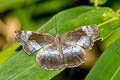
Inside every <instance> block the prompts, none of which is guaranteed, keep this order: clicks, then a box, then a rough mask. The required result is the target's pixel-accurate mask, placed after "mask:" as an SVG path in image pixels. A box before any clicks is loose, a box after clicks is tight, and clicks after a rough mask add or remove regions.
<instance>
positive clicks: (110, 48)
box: [0, 0, 120, 80]
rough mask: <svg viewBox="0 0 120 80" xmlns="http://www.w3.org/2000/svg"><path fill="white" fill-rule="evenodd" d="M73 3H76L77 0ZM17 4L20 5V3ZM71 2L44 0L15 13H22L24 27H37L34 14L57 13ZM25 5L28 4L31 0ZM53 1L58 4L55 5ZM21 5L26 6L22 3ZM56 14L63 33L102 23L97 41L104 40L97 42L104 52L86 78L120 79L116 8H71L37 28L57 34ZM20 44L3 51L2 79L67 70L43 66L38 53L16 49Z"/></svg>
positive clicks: (35, 78)
mask: <svg viewBox="0 0 120 80" xmlns="http://www.w3.org/2000/svg"><path fill="white" fill-rule="evenodd" d="M19 1H20V0H19ZM22 1H24V0H21V1H20V2H22ZM106 1H107V0H90V2H92V3H96V2H97V4H100V5H101V4H104V3H105V2H106ZM33 2H34V1H33ZM71 2H73V3H74V1H71ZM13 3H14V0H13V2H11V3H10V2H8V4H6V5H11V4H13ZM15 3H16V4H18V2H15ZM34 3H35V2H34ZM67 3H68V0H66V2H64V3H63V2H62V1H61V0H59V1H57V0H55V1H50V3H49V1H48V2H47V1H41V2H40V4H39V5H37V8H36V4H34V5H33V6H31V7H25V8H19V9H16V10H15V11H14V12H13V13H14V14H15V15H17V16H18V19H19V20H20V23H21V25H22V26H23V27H22V29H23V30H27V29H28V30H36V29H37V27H35V26H38V25H37V22H36V21H35V20H33V19H32V15H33V14H34V15H35V16H38V15H39V14H44V13H46V12H53V13H54V10H55V11H57V8H59V9H58V10H60V9H61V8H62V7H63V6H64V5H65V4H67ZM25 4H27V1H26V2H25ZM31 4H32V3H31V2H30V4H29V5H31ZM47 4H49V6H50V7H47V8H46V7H44V6H48V5H47ZM53 4H58V5H57V6H56V7H54V6H53ZM63 4H64V5H63ZM19 5H22V3H20V4H19ZM70 5H72V4H70ZM2 6H5V5H4V4H3V5H1V7H0V10H1V11H5V10H6V9H7V7H8V6H7V7H5V8H2ZM27 6H28V5H27ZM18 7H20V6H18ZM42 7H44V8H42ZM34 8H36V11H34V12H33V10H34ZM41 8H42V9H41ZM52 8H53V9H52ZM11 9H14V8H11ZM39 9H41V11H39ZM54 17H56V18H57V19H56V23H57V27H58V30H59V33H60V35H62V34H63V33H65V32H67V31H69V30H71V29H74V28H77V27H80V26H83V25H88V24H98V29H99V33H100V35H99V37H98V38H97V39H96V40H101V41H99V43H97V45H99V47H100V49H101V50H102V51H103V52H102V55H101V56H100V58H99V59H98V61H97V63H96V64H95V65H94V66H93V68H92V69H91V70H90V72H89V73H88V75H87V77H86V78H85V80H109V79H111V80H119V79H120V76H119V75H120V63H119V61H120V59H119V56H120V48H119V47H120V39H119V38H120V35H119V33H120V18H119V17H118V16H117V15H116V12H115V11H114V10H112V9H111V8H108V7H97V8H96V7H92V6H78V7H74V8H70V9H67V10H63V11H61V12H59V13H57V14H56V15H54V16H53V17H52V18H50V19H49V20H48V21H47V22H45V24H43V25H42V26H41V27H40V28H38V29H37V31H39V32H45V33H49V34H52V35H54V36H55V28H54ZM29 26H30V27H29ZM116 35H117V36H116ZM18 47H19V45H16V44H15V45H13V46H10V47H9V48H8V49H5V50H3V51H2V52H0V59H1V61H0V64H1V65H0V80H49V79H52V78H53V77H54V76H56V75H57V74H59V73H61V72H62V71H63V70H64V69H65V68H63V69H60V70H56V71H49V70H45V69H43V68H40V66H39V65H38V64H37V63H36V58H35V56H36V54H37V52H36V54H34V55H32V56H28V55H27V54H25V52H24V51H23V50H20V51H15V50H16V49H17V48H18ZM6 55H7V56H6ZM8 56H9V58H8ZM59 80H60V79H59Z"/></svg>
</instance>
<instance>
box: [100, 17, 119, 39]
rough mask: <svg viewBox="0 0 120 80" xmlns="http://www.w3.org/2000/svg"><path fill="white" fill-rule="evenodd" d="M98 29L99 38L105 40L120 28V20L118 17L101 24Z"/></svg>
mask: <svg viewBox="0 0 120 80" xmlns="http://www.w3.org/2000/svg"><path fill="white" fill-rule="evenodd" d="M98 27H99V33H100V36H99V38H101V39H102V40H104V39H106V38H107V37H109V36H110V35H111V34H112V33H113V32H114V31H115V30H116V29H117V28H119V27H120V19H119V18H118V17H114V18H112V19H110V20H108V21H106V22H104V23H101V24H99V25H98Z"/></svg>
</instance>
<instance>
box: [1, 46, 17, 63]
mask: <svg viewBox="0 0 120 80" xmlns="http://www.w3.org/2000/svg"><path fill="white" fill-rule="evenodd" d="M18 47H19V45H18V44H13V45H11V46H9V47H8V48H6V49H4V50H3V51H1V52H0V64H2V63H3V62H4V61H5V60H6V59H7V58H8V57H9V56H10V55H12V53H13V52H14V51H15V50H16V49H17V48H18Z"/></svg>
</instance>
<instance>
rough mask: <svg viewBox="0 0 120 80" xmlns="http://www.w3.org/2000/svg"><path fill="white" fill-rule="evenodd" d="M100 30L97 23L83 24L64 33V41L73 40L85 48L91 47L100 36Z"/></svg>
mask: <svg viewBox="0 0 120 80" xmlns="http://www.w3.org/2000/svg"><path fill="white" fill-rule="evenodd" d="M98 35H99V32H98V28H97V25H96V24H91V25H87V26H82V27H80V28H76V29H74V30H71V31H69V32H66V33H65V34H63V36H62V39H63V40H64V41H72V42H75V43H76V44H78V45H79V46H81V47H83V48H88V49H91V48H92V46H93V42H94V39H95V38H96V37H98Z"/></svg>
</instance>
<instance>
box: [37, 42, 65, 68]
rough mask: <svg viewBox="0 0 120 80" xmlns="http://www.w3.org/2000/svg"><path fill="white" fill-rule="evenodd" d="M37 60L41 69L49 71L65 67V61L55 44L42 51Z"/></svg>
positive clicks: (45, 47)
mask: <svg viewBox="0 0 120 80" xmlns="http://www.w3.org/2000/svg"><path fill="white" fill-rule="evenodd" d="M36 60H37V63H38V64H40V66H41V67H43V68H45V69H48V70H56V69H60V68H62V67H63V66H64V64H63V59H62V58H61V57H60V55H59V49H58V48H57V45H55V44H54V43H53V44H49V45H46V46H44V47H43V48H42V49H40V51H39V53H38V54H37V56H36Z"/></svg>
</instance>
